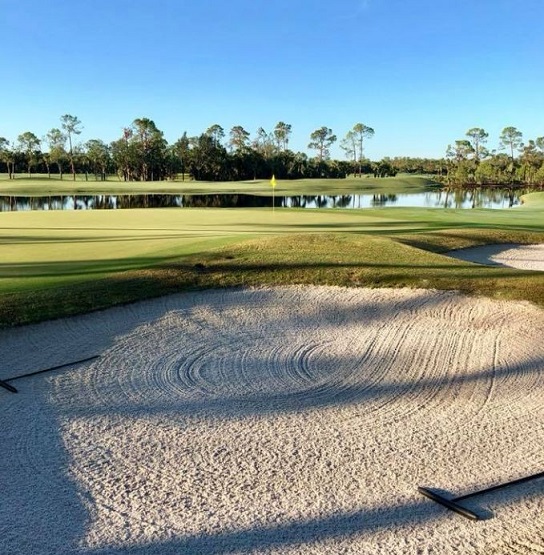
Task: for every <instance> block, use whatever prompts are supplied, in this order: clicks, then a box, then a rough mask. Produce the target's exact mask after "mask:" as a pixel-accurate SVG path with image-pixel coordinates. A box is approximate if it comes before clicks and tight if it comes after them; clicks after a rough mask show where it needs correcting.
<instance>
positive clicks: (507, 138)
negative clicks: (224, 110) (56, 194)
mask: <svg viewBox="0 0 544 555" xmlns="http://www.w3.org/2000/svg"><path fill="white" fill-rule="evenodd" d="M82 129H83V126H82V122H81V121H80V120H79V118H77V117H76V116H73V115H70V114H65V115H63V116H61V118H60V125H59V127H54V128H52V129H51V130H49V131H48V132H47V133H46V135H45V136H44V137H42V138H39V137H37V136H36V135H35V134H34V133H32V132H31V131H25V132H24V133H21V134H20V135H19V136H18V137H17V140H16V141H13V142H10V141H8V140H7V139H6V138H4V137H0V171H1V166H2V164H3V166H4V167H5V171H6V173H7V174H8V176H9V178H10V179H11V178H14V177H15V175H16V174H17V173H22V172H26V173H27V174H28V175H29V176H32V174H33V173H46V174H47V175H49V176H52V175H56V176H59V177H60V178H61V179H63V177H64V176H65V174H70V176H71V178H72V179H74V180H75V179H76V175H77V174H81V175H84V176H85V178H86V179H88V178H89V176H94V177H95V179H97V180H105V179H106V177H107V176H108V175H117V176H118V178H119V179H120V180H124V181H161V180H166V179H177V178H179V177H180V176H181V179H185V178H186V176H187V177H188V178H189V179H195V180H199V181H243V180H253V179H269V178H270V177H271V175H275V176H276V178H278V179H301V178H344V177H347V176H349V175H355V176H359V177H362V176H363V175H372V176H374V177H389V176H394V175H396V174H397V173H409V174H420V175H421V174H423V175H429V176H433V177H434V178H435V179H436V180H437V181H441V182H445V183H447V184H457V183H459V184H471V183H474V184H512V183H527V184H543V183H544V137H537V138H536V139H535V140H529V141H528V142H527V144H524V143H523V140H522V138H523V135H522V133H521V132H520V131H518V130H517V129H516V128H515V127H505V128H504V129H503V131H502V133H501V135H500V137H499V144H498V149H495V150H488V149H487V140H488V137H489V134H488V133H487V132H486V131H485V130H484V129H482V128H479V127H474V128H472V129H469V130H468V131H467V133H466V138H464V139H461V140H457V141H455V142H454V143H453V145H448V148H447V150H446V156H445V157H444V158H440V159H433V158H414V157H402V156H400V157H395V158H389V157H385V158H383V159H381V160H380V161H371V160H369V159H368V158H367V157H366V156H365V148H366V144H367V141H368V140H369V139H372V137H373V136H374V133H375V132H374V129H373V128H371V127H369V126H367V125H365V124H363V123H356V124H355V125H354V126H353V127H352V129H350V130H349V131H348V132H347V133H346V135H345V136H344V137H343V138H342V139H341V140H340V142H339V145H340V148H341V149H342V150H343V151H344V154H345V160H335V159H331V155H330V149H331V146H332V145H333V144H334V143H335V142H336V141H337V140H338V138H337V136H336V135H335V134H334V133H333V130H332V129H331V128H329V127H326V126H323V127H320V128H318V129H316V130H315V131H313V132H312V133H311V134H310V137H309V139H310V140H309V143H308V148H309V149H311V150H313V151H314V153H315V155H314V156H308V155H307V154H306V153H304V152H294V151H293V150H291V149H290V148H289V143H290V140H291V135H292V126H291V125H290V124H288V123H285V122H282V121H280V122H278V123H277V124H276V126H275V127H274V129H272V130H271V131H270V132H267V131H266V130H265V129H263V128H262V127H260V128H259V129H258V130H257V132H256V134H255V135H254V136H253V137H252V136H251V135H250V133H249V132H248V131H246V129H244V128H243V127H242V126H240V125H236V126H233V127H232V128H231V129H230V131H229V132H228V133H226V132H225V130H224V129H223V127H221V126H220V125H219V124H214V125H212V126H210V127H209V128H208V129H206V130H205V131H204V132H203V133H201V134H200V135H197V136H191V137H190V136H188V135H187V133H183V135H182V136H181V137H180V138H179V139H177V140H176V141H175V142H174V143H172V144H168V142H167V141H166V139H165V138H164V133H163V132H162V131H161V130H160V129H158V128H157V126H156V125H155V122H154V121H153V120H151V119H149V118H137V119H135V120H134V121H133V122H132V124H131V125H129V126H127V127H125V128H123V132H122V134H121V137H119V138H118V139H117V140H115V141H112V142H111V143H109V144H108V143H106V142H104V141H103V140H101V139H91V140H88V141H86V142H85V143H78V142H76V140H77V137H78V136H79V135H80V134H81V131H82Z"/></svg>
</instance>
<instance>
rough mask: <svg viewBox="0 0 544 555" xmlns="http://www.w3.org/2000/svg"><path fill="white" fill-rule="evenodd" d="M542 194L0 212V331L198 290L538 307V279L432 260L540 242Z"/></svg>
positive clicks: (542, 283) (543, 289)
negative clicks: (270, 287)
mask: <svg viewBox="0 0 544 555" xmlns="http://www.w3.org/2000/svg"><path fill="white" fill-rule="evenodd" d="M543 198H544V194H543V193H535V194H533V195H528V196H527V200H528V202H527V204H526V205H525V206H524V207H521V208H516V209H511V210H442V209H434V210H433V209H416V208H412V209H410V208H382V209H369V210H295V209H276V211H275V212H272V211H271V210H270V209H146V210H117V211H63V212H12V213H3V214H0V326H8V325H14V324H21V323H27V322H31V321H39V320H43V319H47V318H54V317H59V316H63V315H67V314H75V313H79V312H85V311H88V310H94V309H98V308H104V307H107V306H111V305H113V304H117V303H122V302H129V301H133V300H137V299H142V298H147V297H153V296H157V295H161V294H165V293H170V292H174V291H182V290H187V289H191V288H201V287H225V286H239V285H261V284H291V283H316V284H331V285H354V286H373V287H375V286H408V287H435V288H442V289H458V290H462V291H466V292H470V293H481V294H486V295H492V296H499V297H504V298H513V299H526V300H530V301H533V302H536V303H538V304H540V305H543V306H544V279H543V275H542V274H541V273H537V272H529V271H521V270H511V269H506V268H488V267H483V266H479V265H475V264H470V263H466V262H460V261H458V260H453V259H451V258H449V257H445V256H442V255H441V254H440V253H442V252H445V251H446V250H449V249H452V248H459V247H466V246H471V245H476V244H485V243H497V242H498V243H500V242H522V243H537V242H544V218H543V217H542V211H543V207H544V203H543Z"/></svg>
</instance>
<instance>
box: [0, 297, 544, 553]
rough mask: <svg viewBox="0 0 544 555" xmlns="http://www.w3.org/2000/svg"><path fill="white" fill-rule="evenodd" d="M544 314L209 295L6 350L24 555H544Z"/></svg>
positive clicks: (526, 309) (5, 456)
mask: <svg viewBox="0 0 544 555" xmlns="http://www.w3.org/2000/svg"><path fill="white" fill-rule="evenodd" d="M543 331H544V312H543V311H542V310H540V309H538V308H536V307H534V306H531V305H530V304H528V303H508V302H497V301H491V300H486V299H477V298H467V297H464V296H461V295H458V294H456V293H452V292H436V291H424V290H383V289H376V290H365V289H341V288H327V287H312V288H302V287H288V288H277V289H255V290H236V291H232V290H231V291H212V292H202V293H191V294H186V295H178V296H173V297H168V298H164V299H159V300H155V301H148V302H144V303H139V304H135V305H131V306H127V307H121V308H115V309H112V310H108V311H104V312H101V313H95V314H90V315H87V316H83V317H78V318H72V319H67V320H59V321H56V322H50V323H47V324H41V325H37V326H31V327H27V328H21V329H15V330H8V331H4V332H1V333H0V361H1V368H0V379H1V378H4V379H5V378H8V377H10V376H14V375H17V374H22V373H24V372H26V371H29V370H33V369H38V368H43V367H47V366H53V365H55V364H60V363H62V362H68V361H70V360H76V359H78V358H84V357H85V356H89V355H91V354H94V353H95V352H97V353H100V354H101V357H100V358H99V359H97V360H95V361H93V362H87V363H84V364H81V365H76V366H73V367H70V368H66V369H63V370H60V371H56V372H53V373H50V374H43V375H40V376H35V377H32V378H24V379H21V380H18V381H16V382H13V385H16V386H17V387H18V388H19V390H20V393H19V394H18V395H13V394H11V393H8V392H7V391H5V390H1V389H0V429H1V430H2V439H1V446H2V453H1V458H0V478H1V480H0V482H1V484H2V492H1V496H0V545H1V546H2V548H1V552H2V553H6V554H10V555H19V554H21V555H22V554H28V553H32V554H35V555H36V554H55V555H57V554H61V553H86V554H97V555H98V554H106V553H107V554H115V555H121V554H124V553H131V554H138V555H144V554H145V555H150V554H161V555H162V554H174V553H175V554H193V553H203V554H224V553H270V554H272V553H273V554H295V553H296V554H299V553H302V554H309V553H312V554H313V553H334V554H336V553H350V554H407V555H408V554H410V555H412V554H416V553H418V554H419V553H420V554H440V555H444V554H453V553H458V554H463V555H467V554H474V555H482V554H486V555H487V554H500V555H502V554H511V553H512V554H530V553H544V516H543V515H544V480H538V481H535V482H532V483H527V484H525V485H521V486H519V487H515V488H511V489H507V490H502V491H500V492H496V493H493V494H489V495H486V496H484V497H482V498H478V499H475V500H474V501H472V502H471V504H470V506H471V507H472V508H475V509H477V510H479V511H480V512H481V513H482V514H486V513H489V511H493V513H494V518H492V519H489V520H485V521H479V522H472V521H467V520H466V519H463V518H462V517H460V516H458V515H455V514H453V513H451V512H448V511H446V510H445V509H443V508H442V507H440V506H439V505H436V504H434V503H432V502H431V501H429V500H428V499H426V498H424V497H422V496H420V495H419V494H418V492H417V486H418V485H426V486H430V487H437V488H443V489H445V490H448V491H449V492H451V494H452V495H456V494H461V493H466V492H469V491H472V490H475V489H481V488H484V487H487V486H490V485H493V484H495V483H497V482H502V481H506V480H509V479H514V478H518V477H522V476H526V475H530V474H534V473H537V472H541V471H543V470H544V448H543V447H542V445H543V440H544V342H543V341H542V334H543Z"/></svg>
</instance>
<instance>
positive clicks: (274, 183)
mask: <svg viewBox="0 0 544 555" xmlns="http://www.w3.org/2000/svg"><path fill="white" fill-rule="evenodd" d="M270 185H272V188H274V187H275V186H276V176H275V175H274V174H272V179H271V180H270Z"/></svg>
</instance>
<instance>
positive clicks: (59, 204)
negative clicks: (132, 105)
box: [0, 188, 527, 212]
mask: <svg viewBox="0 0 544 555" xmlns="http://www.w3.org/2000/svg"><path fill="white" fill-rule="evenodd" d="M526 192H527V191H524V190H511V189H496V188H495V189H472V190H455V191H445V190H444V191H432V192H425V193H417V194H399V195H394V194H388V195H385V194H378V195H372V194H362V195H358V194H357V195H356V194H352V195H337V196H326V195H311V196H304V195H301V196H287V197H284V196H279V195H277V196H276V197H275V198H274V199H273V198H272V197H265V196H255V195H242V194H229V195H219V194H218V195H167V194H158V195H156V194H148V195H94V196H86V195H65V196H50V197H18V196H0V212H14V211H24V210H115V209H130V208H190V207H209V208H211V207H213V208H255V207H272V203H274V205H275V206H276V207H277V208H281V207H285V208H348V209H350V208H351V209H354V208H377V207H384V206H387V207H393V206H396V207H423V208H463V209H471V208H495V209H499V208H512V207H515V206H518V205H519V204H521V201H520V197H521V195H522V194H524V193H526Z"/></svg>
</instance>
